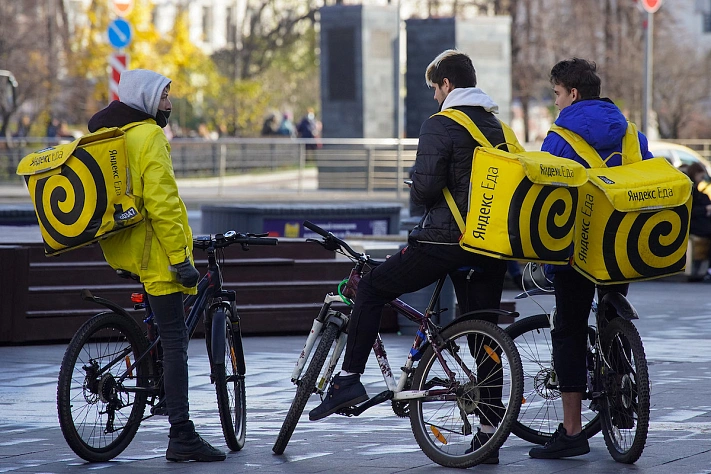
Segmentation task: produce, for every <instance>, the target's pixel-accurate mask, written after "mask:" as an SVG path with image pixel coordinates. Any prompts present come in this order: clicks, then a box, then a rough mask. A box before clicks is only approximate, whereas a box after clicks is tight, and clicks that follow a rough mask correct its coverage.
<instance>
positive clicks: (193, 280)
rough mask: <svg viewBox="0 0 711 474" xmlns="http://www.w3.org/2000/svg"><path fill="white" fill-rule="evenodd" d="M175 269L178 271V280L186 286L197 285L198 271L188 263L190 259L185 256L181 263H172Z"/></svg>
mask: <svg viewBox="0 0 711 474" xmlns="http://www.w3.org/2000/svg"><path fill="white" fill-rule="evenodd" d="M173 267H174V268H175V270H176V271H177V272H178V282H180V284H181V285H183V286H184V287H186V288H192V287H193V286H195V285H197V282H198V280H199V279H200V272H198V271H197V269H196V268H195V267H193V264H192V263H190V259H189V258H186V259H185V261H184V262H183V263H179V264H177V265H173Z"/></svg>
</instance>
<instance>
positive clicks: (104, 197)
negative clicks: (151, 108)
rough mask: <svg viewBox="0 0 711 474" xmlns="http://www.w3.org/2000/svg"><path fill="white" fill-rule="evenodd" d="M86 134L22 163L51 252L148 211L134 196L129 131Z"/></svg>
mask: <svg viewBox="0 0 711 474" xmlns="http://www.w3.org/2000/svg"><path fill="white" fill-rule="evenodd" d="M135 125H139V124H138V123H135V124H130V125H128V126H126V127H123V129H121V128H109V129H106V130H102V131H98V132H95V133H90V134H88V135H84V136H83V137H81V138H79V139H77V140H74V141H73V142H71V143H67V144H64V145H56V146H51V147H48V148H44V149H42V150H39V151H36V152H34V153H30V154H29V155H27V156H25V157H24V158H23V159H22V161H20V164H19V165H18V167H17V174H18V175H21V176H24V178H25V181H26V183H27V189H28V190H29V192H30V197H31V198H32V203H33V204H34V207H35V212H36V214H37V220H38V221H39V225H40V231H41V233H42V239H43V240H44V251H45V255H47V256H50V255H57V254H60V253H62V252H66V251H68V250H72V249H75V248H79V247H82V246H84V245H88V244H90V243H92V242H95V241H97V240H99V239H100V238H102V237H106V236H108V235H109V234H111V233H113V232H117V231H120V230H123V229H126V228H128V227H131V226H133V225H135V224H137V223H139V222H140V221H141V220H143V216H142V215H141V213H140V212H138V210H137V208H136V205H135V203H134V201H133V196H132V195H131V177H130V172H129V164H128V156H127V155H126V143H125V139H124V131H125V130H127V129H128V128H131V127H133V126H135Z"/></svg>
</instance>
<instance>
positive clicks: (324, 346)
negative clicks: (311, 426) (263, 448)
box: [272, 324, 339, 454]
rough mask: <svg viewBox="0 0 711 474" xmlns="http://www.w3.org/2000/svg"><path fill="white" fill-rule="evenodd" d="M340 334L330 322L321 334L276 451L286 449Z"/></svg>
mask: <svg viewBox="0 0 711 474" xmlns="http://www.w3.org/2000/svg"><path fill="white" fill-rule="evenodd" d="M338 334H339V328H338V326H336V325H335V324H328V325H327V326H326V329H325V330H324V331H323V333H322V334H321V340H320V341H319V343H318V346H317V347H316V352H314V355H313V357H312V358H311V362H309V366H308V368H307V369H306V372H305V373H304V376H303V377H301V379H300V380H298V381H297V383H296V395H295V396H294V401H293V402H291V407H290V408H289V412H288V413H287V414H286V418H285V419H284V423H283V424H282V426H281V430H280V431H279V436H277V439H276V442H275V443H274V447H273V448H272V451H274V453H276V454H282V453H283V452H284V450H285V449H286V445H287V444H288V443H289V440H290V439H291V435H292V434H293V433H294V428H296V424H297V423H298V422H299V418H300V417H301V414H302V413H303V411H304V407H305V406H306V402H308V400H309V398H310V397H311V395H312V394H313V393H316V382H317V380H318V376H319V374H320V373H321V369H322V368H323V364H324V363H325V362H326V358H327V357H328V354H329V352H331V347H332V346H333V345H334V342H335V341H336V338H337V336H338Z"/></svg>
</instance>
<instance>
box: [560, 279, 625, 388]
mask: <svg viewBox="0 0 711 474" xmlns="http://www.w3.org/2000/svg"><path fill="white" fill-rule="evenodd" d="M553 286H554V288H555V304H556V316H555V320H554V322H553V326H554V329H553V331H551V340H552V343H553V364H554V366H555V372H556V375H557V376H558V380H559V383H560V391H561V392H585V391H586V389H587V368H586V360H585V356H586V354H587V334H588V317H589V316H590V309H591V307H592V301H593V298H594V297H595V283H593V282H592V281H590V280H588V279H587V278H585V277H584V276H583V275H582V274H580V273H578V272H577V271H575V270H573V269H570V270H562V271H559V272H557V273H556V274H555V276H554V278H553ZM628 289H629V285H628V284H621V285H604V286H599V287H598V302H599V301H601V300H602V297H603V296H604V295H605V294H606V293H609V292H613V291H614V292H618V293H621V294H623V295H627V290H628Z"/></svg>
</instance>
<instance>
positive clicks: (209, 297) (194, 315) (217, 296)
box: [82, 247, 236, 419]
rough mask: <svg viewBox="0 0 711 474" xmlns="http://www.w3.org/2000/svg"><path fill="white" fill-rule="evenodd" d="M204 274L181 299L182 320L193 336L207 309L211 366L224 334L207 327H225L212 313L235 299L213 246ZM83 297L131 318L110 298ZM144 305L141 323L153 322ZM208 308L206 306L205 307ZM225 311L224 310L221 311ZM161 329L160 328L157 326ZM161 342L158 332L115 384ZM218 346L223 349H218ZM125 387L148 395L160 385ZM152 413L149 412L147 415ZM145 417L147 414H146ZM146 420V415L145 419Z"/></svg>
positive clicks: (87, 294)
mask: <svg viewBox="0 0 711 474" xmlns="http://www.w3.org/2000/svg"><path fill="white" fill-rule="evenodd" d="M207 262H208V264H207V273H206V274H205V275H204V276H203V277H202V279H201V280H200V281H199V282H198V285H197V288H198V291H197V294H195V295H189V296H187V297H186V298H185V299H184V301H183V306H184V307H185V311H186V312H188V310H189V313H188V316H187V318H186V320H185V325H186V327H187V330H188V335H189V337H190V338H192V335H193V333H194V332H195V328H196V327H197V324H198V321H199V317H200V315H201V314H202V313H203V312H205V310H206V309H207V312H205V321H204V322H205V332H206V334H205V336H206V337H211V338H212V340H213V341H215V342H216V344H213V345H212V353H211V354H208V357H209V359H210V365H211V366H212V361H213V360H219V358H220V357H223V356H224V351H225V347H224V342H225V338H224V337H215V335H208V330H209V329H211V328H212V327H219V328H220V329H221V330H222V329H224V327H225V325H224V321H218V324H215V325H213V324H211V323H212V318H213V315H214V314H215V312H216V310H217V309H218V308H219V307H220V306H225V307H226V308H227V309H229V306H230V304H231V302H234V301H235V300H236V294H235V292H234V291H232V290H224V289H223V288H222V283H223V280H222V272H221V271H220V268H219V265H218V263H217V258H216V256H215V249H214V248H212V247H208V248H207ZM82 298H83V299H85V300H90V301H94V302H95V303H98V304H100V305H102V306H105V307H107V308H108V309H110V310H112V311H115V312H117V313H120V314H122V315H124V316H126V317H127V318H131V316H130V315H129V314H128V312H127V311H126V310H124V309H123V308H122V307H121V306H119V305H117V304H116V303H113V302H112V301H109V300H107V299H104V298H101V297H98V296H93V295H92V294H91V292H89V291H88V290H84V291H82ZM144 304H145V308H146V317H145V319H144V322H145V323H146V324H153V322H152V321H153V318H154V315H153V312H152V311H151V309H150V305H149V304H148V302H147V300H146V301H145V303H144ZM208 307H209V309H208ZM222 314H224V313H222ZM159 331H160V328H159ZM159 343H160V332H158V334H157V336H156V338H155V339H154V340H153V341H151V342H150V344H149V346H148V349H147V350H146V351H145V352H144V353H143V354H141V355H140V356H139V357H138V358H136V360H135V361H134V362H133V363H132V364H130V365H128V366H127V368H126V370H125V371H124V372H123V373H122V374H121V376H120V377H119V378H118V379H117V383H119V384H121V383H122V382H123V381H124V380H125V379H126V378H130V377H132V376H133V373H134V372H135V370H136V367H137V366H138V365H139V364H140V363H141V362H142V361H143V360H145V359H146V358H147V357H149V356H151V354H153V353H154V349H155V348H156V347H157V345H158V344H159ZM220 349H221V350H222V352H220ZM130 350H131V348H130V347H129V348H127V349H126V350H125V351H124V352H122V353H120V354H118V355H117V357H116V358H114V359H113V360H112V361H111V362H110V363H109V364H107V365H106V366H105V367H104V368H103V370H102V371H101V373H99V374H98V375H101V374H102V373H104V372H106V371H108V370H109V369H110V368H111V367H113V366H115V364H117V363H119V362H121V361H123V360H125V358H126V356H128V354H129V353H130ZM124 390H126V391H127V392H148V393H149V394H150V395H157V394H158V393H159V391H160V385H156V386H151V387H134V388H128V387H124ZM149 416H152V415H149ZM146 418H148V417H146ZM144 419H145V418H144Z"/></svg>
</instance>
